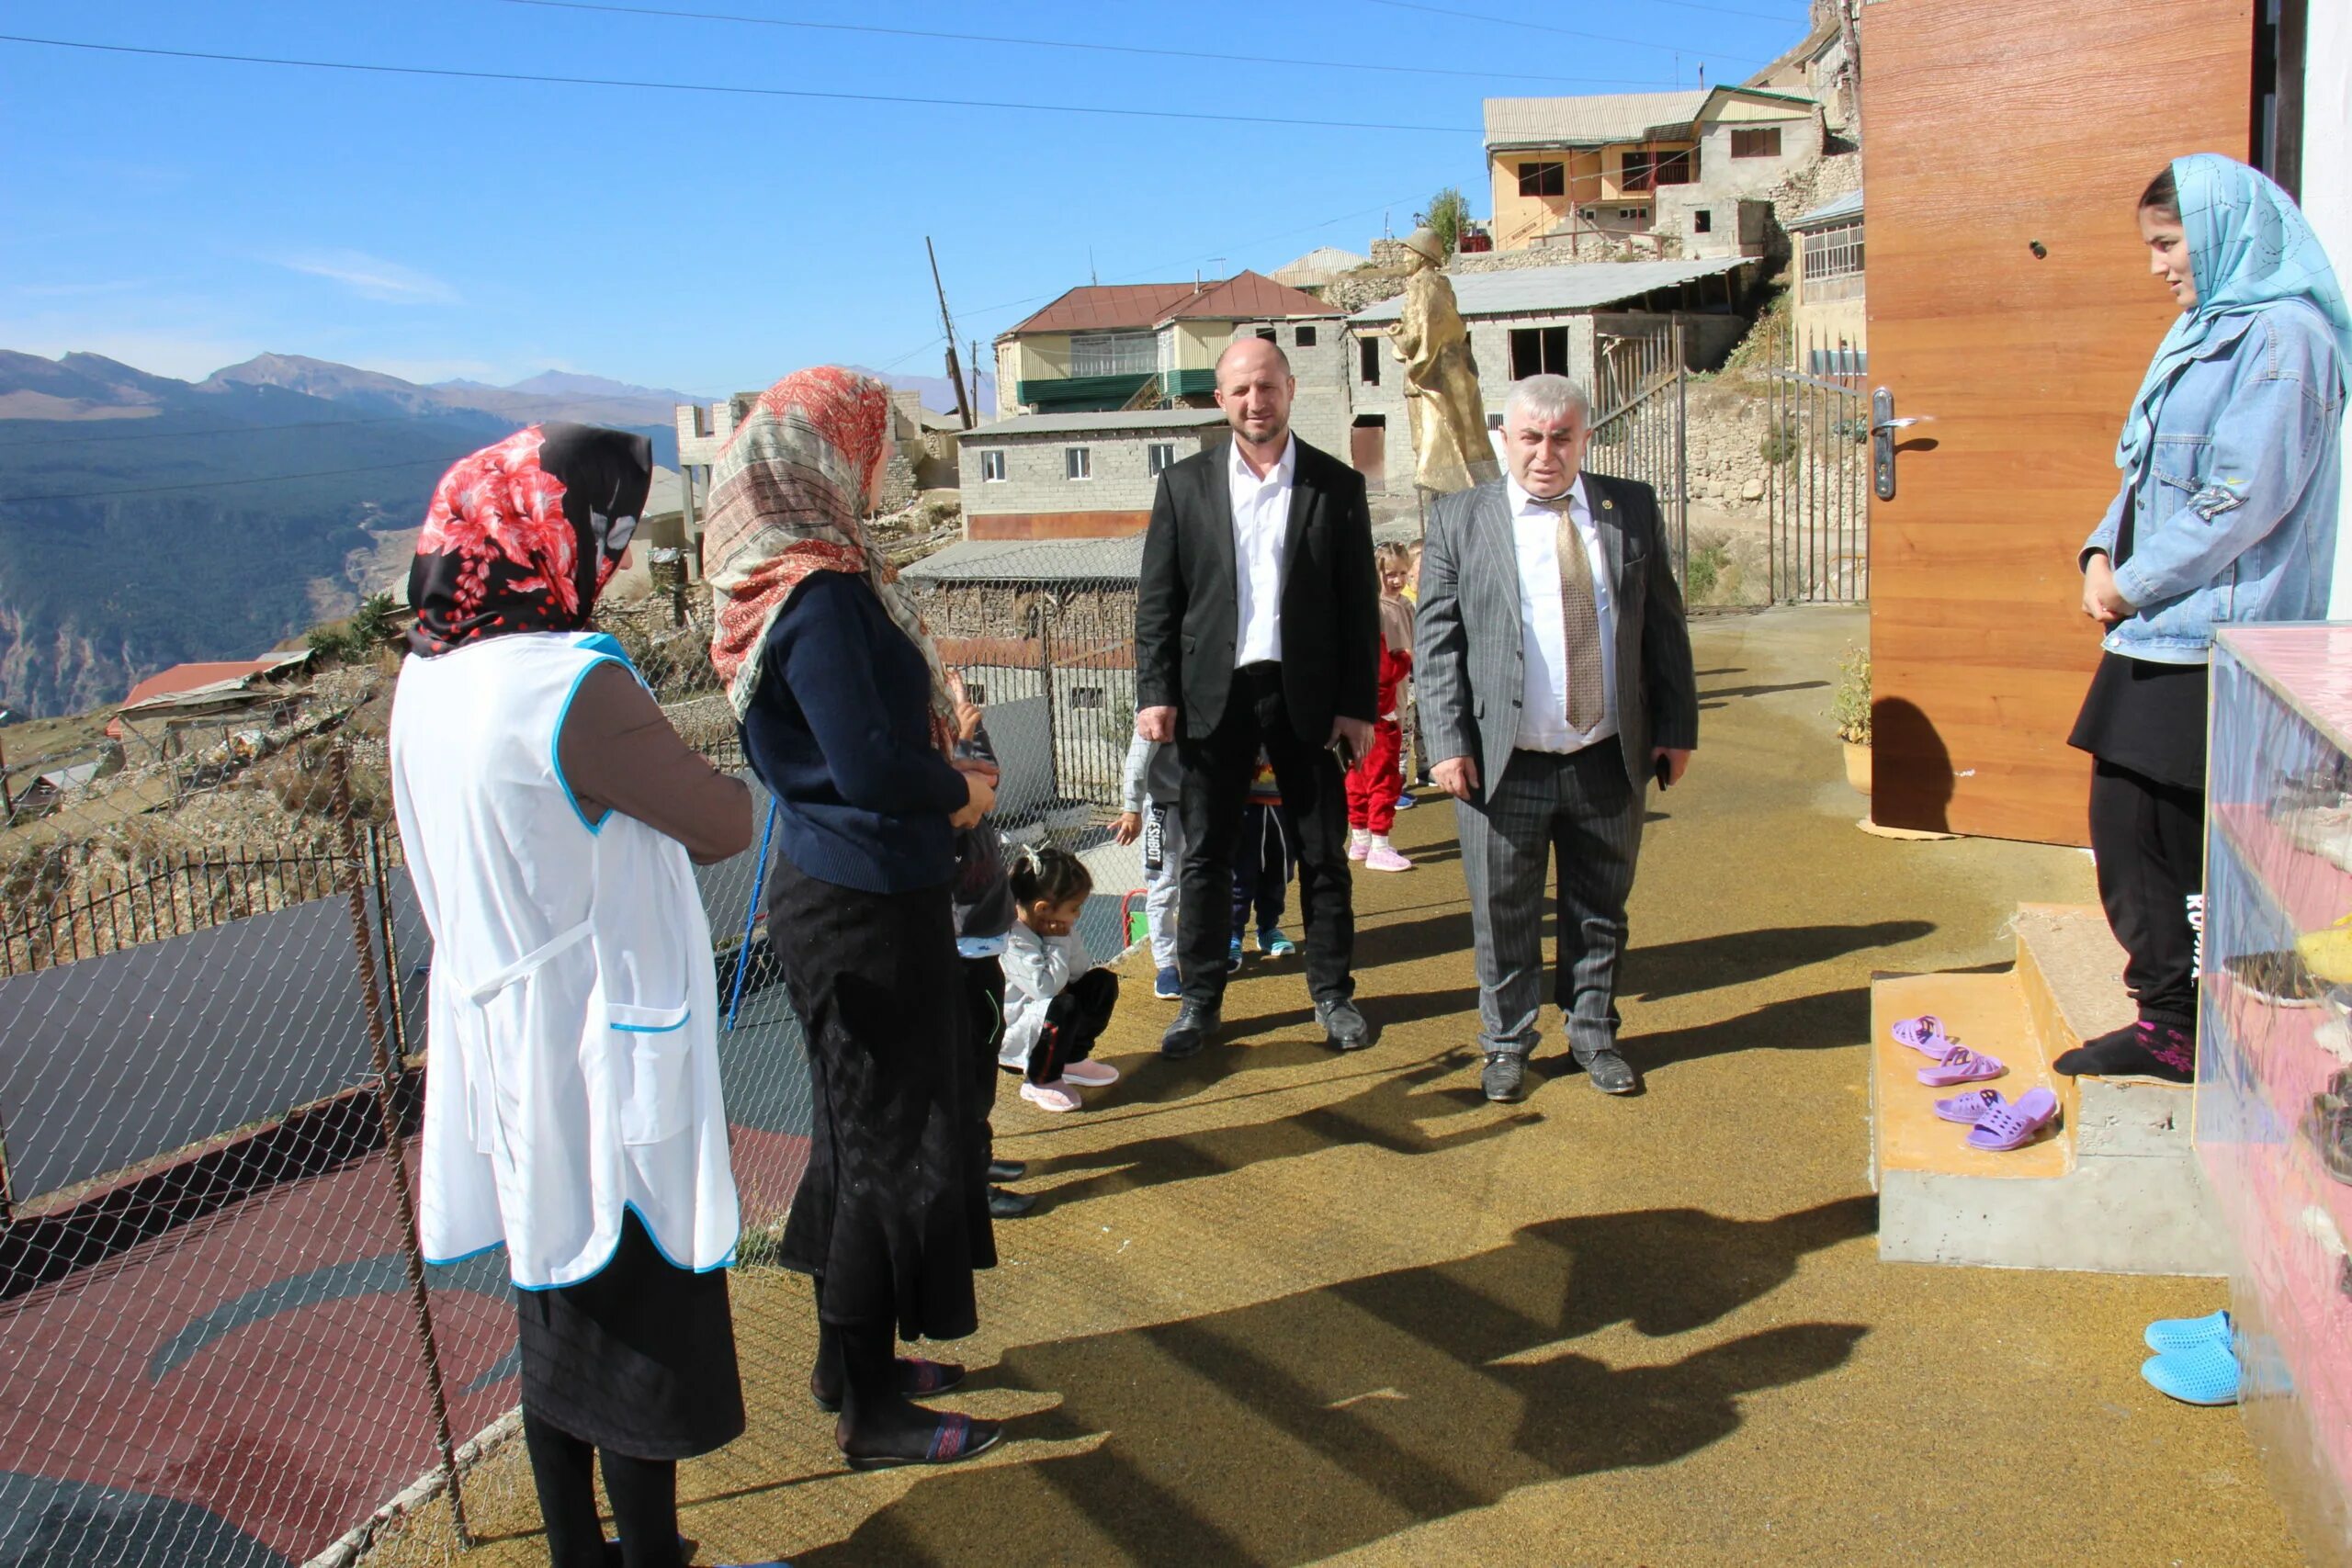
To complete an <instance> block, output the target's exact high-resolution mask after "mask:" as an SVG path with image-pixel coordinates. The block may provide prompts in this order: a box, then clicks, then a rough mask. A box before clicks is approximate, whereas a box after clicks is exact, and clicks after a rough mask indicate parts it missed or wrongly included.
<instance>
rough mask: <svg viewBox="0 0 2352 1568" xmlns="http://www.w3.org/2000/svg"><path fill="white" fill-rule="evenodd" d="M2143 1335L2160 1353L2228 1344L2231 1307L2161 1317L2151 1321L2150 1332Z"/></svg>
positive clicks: (2156, 1351)
mask: <svg viewBox="0 0 2352 1568" xmlns="http://www.w3.org/2000/svg"><path fill="white" fill-rule="evenodd" d="M2140 1337H2141V1338H2143V1339H2144V1340H2146V1341H2147V1342H2148V1348H2149V1349H2151V1350H2154V1352H2155V1353H2156V1354H2158V1355H2159V1356H2161V1355H2163V1354H2164V1353H2165V1351H2167V1350H2186V1349H2188V1348H2190V1347H2191V1346H2196V1345H2227V1344H2228V1343H2229V1342H2230V1309H2229V1308H2227V1307H2223V1308H2222V1310H2221V1311H2219V1312H2209V1313H2207V1314H2205V1315H2204V1316H2203V1317H2160V1318H2158V1319H2156V1321H2155V1322H2154V1323H2152V1324H2150V1325H2148V1328H2147V1332H2146V1333H2144V1334H2143V1335H2141V1336H2140Z"/></svg>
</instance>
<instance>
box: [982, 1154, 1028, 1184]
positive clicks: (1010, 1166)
mask: <svg viewBox="0 0 2352 1568" xmlns="http://www.w3.org/2000/svg"><path fill="white" fill-rule="evenodd" d="M1028 1174H1029V1167H1028V1166H1027V1165H1025V1164H1024V1163H1023V1162H1022V1161H1020V1160H1017V1159H992V1160H990V1161H989V1180H990V1181H1018V1180H1020V1179H1022V1178H1023V1177H1024V1176H1026V1175H1028Z"/></svg>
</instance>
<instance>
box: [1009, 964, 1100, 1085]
mask: <svg viewBox="0 0 2352 1568" xmlns="http://www.w3.org/2000/svg"><path fill="white" fill-rule="evenodd" d="M1118 1005H1119V977H1118V976H1116V975H1114V974H1112V973H1111V971H1109V970H1108V969H1089V970H1088V971H1087V972H1086V973H1085V974H1083V975H1080V976H1078V977H1077V978H1075V979H1073V980H1072V981H1070V983H1069V985H1067V986H1064V987H1062V994H1061V995H1060V996H1058V997H1056V998H1054V999H1053V1000H1052V1001H1050V1002H1047V1003H1046V1027H1045V1028H1043V1029H1041V1030H1039V1031H1038V1032H1037V1043H1035V1044H1034V1045H1032V1046H1030V1047H1029V1072H1028V1079H1029V1081H1030V1082H1031V1083H1052V1082H1054V1081H1055V1080H1056V1079H1057V1078H1059V1077H1061V1076H1062V1069H1063V1068H1064V1067H1067V1066H1069V1065H1070V1064H1071V1063H1072V1062H1083V1061H1084V1060H1086V1058H1087V1057H1088V1056H1090V1055H1092V1054H1093V1051H1094V1043H1095V1042H1096V1041H1098V1040H1100V1039H1102V1038H1103V1030H1104V1029H1106V1028H1107V1027H1109V1025H1110V1022H1111V1012H1112V1010H1113V1009H1114V1008H1116V1007H1117V1006H1118ZM991 1060H993V1058H991Z"/></svg>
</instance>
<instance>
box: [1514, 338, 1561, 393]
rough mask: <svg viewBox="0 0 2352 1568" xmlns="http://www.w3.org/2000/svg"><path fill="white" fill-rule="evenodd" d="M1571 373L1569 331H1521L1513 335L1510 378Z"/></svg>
mask: <svg viewBox="0 0 2352 1568" xmlns="http://www.w3.org/2000/svg"><path fill="white" fill-rule="evenodd" d="M1567 373H1568V329H1567V328H1566V327H1520V328H1517V329H1515V330H1514V331H1513V332H1512V333H1511V334H1510V378H1511V379H1512V380H1514V381H1524V380H1525V379H1527V378H1529V377H1530V376H1565V375H1566V374H1567Z"/></svg>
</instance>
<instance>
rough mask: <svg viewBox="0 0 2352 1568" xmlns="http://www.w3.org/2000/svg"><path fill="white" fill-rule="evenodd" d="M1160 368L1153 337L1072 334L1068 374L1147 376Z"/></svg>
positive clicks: (1129, 334) (1120, 334)
mask: <svg viewBox="0 0 2352 1568" xmlns="http://www.w3.org/2000/svg"><path fill="white" fill-rule="evenodd" d="M1158 368H1159V337H1158V336H1157V335H1156V334H1155V333H1070V334H1069V373H1070V375H1071V376H1072V377H1073V378H1075V377H1080V376H1148V375H1150V374H1151V373H1152V372H1153V371H1154V370H1157V369H1158Z"/></svg>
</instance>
